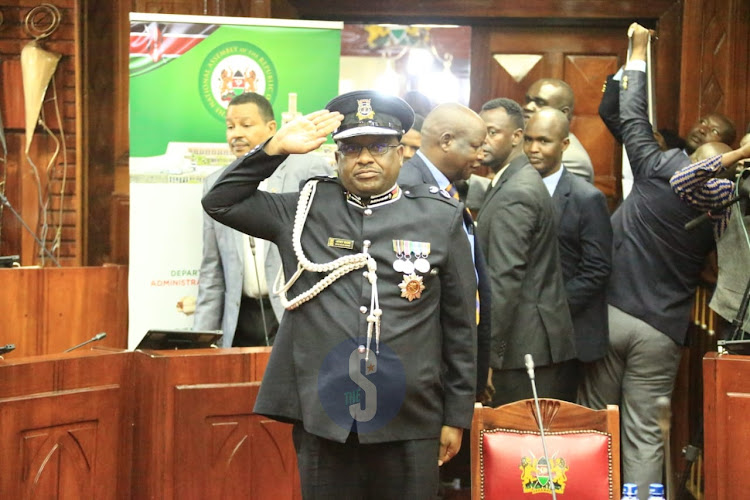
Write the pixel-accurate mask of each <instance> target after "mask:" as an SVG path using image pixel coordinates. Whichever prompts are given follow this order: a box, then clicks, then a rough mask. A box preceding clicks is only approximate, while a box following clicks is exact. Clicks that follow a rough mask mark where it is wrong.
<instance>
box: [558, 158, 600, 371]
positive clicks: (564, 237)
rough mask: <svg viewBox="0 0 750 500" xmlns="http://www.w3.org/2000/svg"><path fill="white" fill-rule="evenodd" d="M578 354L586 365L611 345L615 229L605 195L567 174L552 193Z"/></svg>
mask: <svg viewBox="0 0 750 500" xmlns="http://www.w3.org/2000/svg"><path fill="white" fill-rule="evenodd" d="M552 202H553V203H554V205H555V222H556V224H555V225H556V227H557V238H558V241H559V242H560V264H561V266H562V273H563V280H564V282H565V293H566V296H567V298H568V306H569V307H570V315H571V317H572V319H573V331H574V332H575V339H576V355H577V357H578V359H579V360H581V361H584V362H591V361H595V360H597V359H599V358H603V357H604V355H605V354H606V353H607V346H608V344H609V327H608V321H607V283H608V282H609V273H610V271H611V269H612V225H611V224H610V222H609V209H608V208H607V200H606V198H605V197H604V194H603V193H602V192H601V191H599V190H598V189H597V188H595V187H594V186H593V185H591V184H589V183H588V182H586V181H584V180H583V179H581V178H579V177H577V176H575V175H573V174H571V173H570V172H568V170H567V168H566V167H565V166H563V173H562V176H561V177H560V181H559V182H558V183H557V187H556V188H555V192H554V194H553V195H552Z"/></svg>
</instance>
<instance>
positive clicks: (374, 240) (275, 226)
mask: <svg viewBox="0 0 750 500" xmlns="http://www.w3.org/2000/svg"><path fill="white" fill-rule="evenodd" d="M282 159H283V157H277V156H274V157H269V156H267V155H266V154H265V152H264V151H263V150H262V149H256V150H255V151H254V152H252V153H251V154H249V155H248V156H246V157H245V158H243V159H239V160H237V161H236V162H234V163H233V164H232V165H230V166H229V167H228V168H227V170H226V171H225V172H224V173H223V174H222V176H221V177H220V178H219V180H218V181H217V182H216V184H214V187H213V188H212V189H211V190H210V191H209V192H208V194H207V195H206V196H205V197H204V198H203V206H204V208H205V210H206V211H207V212H208V213H209V215H211V216H212V217H214V218H216V219H217V220H218V221H219V222H221V223H223V224H226V225H229V226H231V227H234V228H235V229H237V230H240V231H242V232H246V233H248V234H252V235H254V236H257V237H260V238H263V239H267V240H270V241H273V242H275V243H276V244H277V246H278V248H279V252H280V255H281V260H282V264H283V267H284V272H285V275H286V276H291V275H292V274H293V272H294V271H295V270H296V268H297V262H298V258H297V256H296V255H295V251H294V249H293V246H292V229H293V224H294V220H295V213H296V206H297V201H298V199H299V197H300V194H299V193H288V194H274V193H267V192H262V191H258V190H257V186H258V183H259V182H260V180H261V179H263V178H265V177H267V176H268V175H270V174H271V173H272V172H273V170H274V169H275V168H276V167H277V166H278V165H279V164H280V163H281V161H282ZM463 231H464V230H463V220H462V212H461V209H460V208H459V205H458V203H456V201H455V200H453V199H452V198H450V197H447V198H445V197H443V196H441V195H440V194H439V193H433V192H430V191H429V189H428V186H414V187H410V188H408V189H404V190H403V191H402V193H401V195H400V196H398V197H397V198H396V199H395V200H392V201H390V202H387V203H381V204H379V205H377V206H372V207H368V208H366V209H364V208H363V207H360V206H356V205H354V204H353V203H351V202H349V201H347V197H346V195H345V192H344V189H343V187H342V186H341V184H340V183H339V182H338V180H337V179H331V178H328V179H324V180H321V181H320V182H318V184H317V185H316V189H315V193H314V198H313V202H312V203H311V204H310V210H309V213H308V215H307V218H306V221H305V223H304V226H303V231H302V237H301V239H302V244H301V246H302V249H303V252H304V255H305V256H306V258H308V259H309V260H310V261H312V262H316V263H327V262H330V261H332V260H334V259H336V258H339V257H343V256H347V255H353V254H356V253H359V252H362V250H363V244H364V242H365V241H369V242H370V243H371V246H370V247H369V250H368V252H369V255H371V256H372V257H373V258H374V259H375V261H376V262H377V282H376V283H377V290H378V297H379V302H380V307H381V308H382V311H383V313H382V318H381V320H382V325H381V337H380V354H379V355H377V356H376V357H375V361H376V363H377V365H373V363H372V362H371V361H370V362H369V364H368V366H367V369H368V373H369V370H371V369H372V370H374V371H373V377H374V376H375V375H377V376H379V377H381V384H380V385H379V386H381V387H385V388H386V389H388V390H378V391H377V405H378V411H380V408H383V409H384V412H385V411H386V410H389V409H390V410H392V411H393V412H394V413H393V416H392V418H388V419H385V421H380V424H382V425H380V426H379V427H377V426H374V425H373V426H372V428H368V426H369V425H370V423H368V422H362V421H357V422H356V430H357V431H358V432H359V441H360V442H362V443H375V442H386V441H398V440H405V439H421V438H436V437H438V436H439V435H440V429H441V426H443V425H449V426H454V427H464V428H468V427H469V426H470V424H471V418H472V413H473V405H474V399H475V379H476V370H475V357H476V318H475V312H474V302H475V295H476V278H475V277H474V270H473V267H472V263H471V254H470V252H471V250H470V247H469V243H468V241H467V239H466V237H465V233H464V232H463ZM394 240H396V241H401V240H403V241H406V240H408V241H412V242H427V243H430V253H429V256H428V260H429V262H430V264H431V269H430V271H429V272H427V273H425V274H424V275H422V276H421V277H422V279H423V282H424V286H425V289H424V290H423V291H422V293H421V296H420V297H419V298H414V300H412V301H409V300H407V298H404V297H402V296H401V289H400V287H399V286H398V285H399V284H400V283H403V282H404V275H403V274H402V273H400V272H397V271H396V270H394V268H393V262H394V261H395V260H396V259H397V257H396V253H395V251H394ZM324 275H325V273H312V272H309V271H305V272H303V273H302V274H301V276H300V278H299V280H298V281H297V282H296V284H295V285H293V286H292V287H291V289H290V290H289V292H288V297H289V298H292V297H295V296H297V295H298V294H300V293H303V292H305V291H307V290H309V289H310V288H311V287H312V286H313V285H315V284H316V283H317V282H318V281H319V280H320V279H322V278H323V277H324ZM371 299H372V285H371V284H370V283H369V281H368V280H367V278H366V277H365V276H363V272H362V270H355V271H352V272H350V273H348V274H345V275H344V276H343V277H341V278H340V279H338V280H337V281H335V282H334V283H333V284H331V285H330V286H328V287H327V288H325V289H324V290H323V291H322V292H321V293H320V294H319V295H317V296H315V297H314V298H312V299H311V300H309V301H308V302H305V303H303V304H302V305H300V306H299V307H298V308H296V309H292V310H288V311H286V312H285V313H284V316H283V317H282V320H281V323H280V325H279V330H278V333H277V335H276V341H275V343H274V347H273V350H272V352H271V357H270V359H269V363H268V366H267V369H266V372H265V375H264V377H263V383H262V385H261V388H260V392H259V395H258V399H257V401H256V404H255V412H256V413H260V414H263V415H267V416H270V417H273V418H276V419H280V420H289V421H302V422H303V424H304V428H305V430H307V431H308V432H310V433H313V434H315V435H317V436H320V437H323V438H326V439H331V440H335V441H338V442H344V441H345V440H346V439H347V437H348V435H349V433H350V431H351V430H352V426H353V424H354V423H355V420H354V418H353V417H349V416H347V417H346V418H345V419H344V420H345V421H344V422H343V423H342V422H341V421H340V420H339V421H336V420H334V417H332V413H331V409H330V404H331V400H330V399H328V398H329V396H330V395H331V394H333V395H335V400H336V401H335V402H336V404H337V405H338V406H337V408H344V410H346V407H345V406H344V407H342V406H341V405H343V404H344V400H345V397H347V398H348V397H349V395H345V394H344V393H343V392H342V391H340V388H342V387H348V386H347V383H348V381H349V378H350V377H351V375H350V372H349V371H348V369H347V366H346V363H344V364H342V363H341V362H340V360H337V358H336V356H335V355H334V354H335V353H337V352H340V350H341V349H342V348H343V349H344V351H345V352H346V353H347V357H348V353H349V352H351V353H352V356H355V355H356V354H355V353H356V350H357V346H358V345H363V344H364V343H365V340H364V339H365V337H366V331H367V317H368V315H369V311H370V309H369V307H370V303H371ZM342 346H343V347H342ZM372 349H373V351H374V350H375V341H374V340H373V341H372ZM363 351H364V348H363ZM332 359H333V361H332ZM349 366H351V365H349ZM356 371H357V370H356V367H355V372H356ZM399 391H401V392H402V396H403V400H402V402H400V403H398V404H397V405H396V408H395V409H394V408H393V407H392V406H393V402H394V401H397V402H398V401H401V399H400V398H401V396H400V395H399ZM365 392H367V391H365ZM349 401H350V400H349V399H347V402H349ZM349 408H350V409H351V406H350V407H349ZM383 414H387V413H383ZM346 415H348V413H347V414H346ZM378 418H379V417H378V416H377V415H376V417H375V418H373V419H372V420H371V421H370V422H376V421H377V420H378ZM365 428H368V429H367V431H365Z"/></svg>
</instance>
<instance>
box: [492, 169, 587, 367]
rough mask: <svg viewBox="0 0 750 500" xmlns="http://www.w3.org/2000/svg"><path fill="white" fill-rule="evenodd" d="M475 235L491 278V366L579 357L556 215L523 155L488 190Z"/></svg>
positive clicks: (540, 183)
mask: <svg viewBox="0 0 750 500" xmlns="http://www.w3.org/2000/svg"><path fill="white" fill-rule="evenodd" d="M477 237H478V240H479V244H480V246H481V248H482V252H483V253H484V256H485V258H486V259H487V268H488V270H489V274H490V279H491V283H492V346H491V353H490V366H491V367H492V368H493V369H516V368H523V367H524V355H525V354H527V353H528V354H531V355H532V356H533V357H534V362H535V364H536V365H537V366H546V365H549V364H551V363H558V362H561V361H567V360H569V359H573V358H575V346H574V339H573V324H572V322H571V319H570V312H569V311H568V304H567V301H566V298H565V289H564V285H563V279H562V271H561V270H560V256H559V250H558V242H557V231H556V229H555V216H554V209H553V207H552V199H551V198H550V195H549V192H548V191H547V188H546V187H545V186H544V182H542V178H541V176H540V175H539V173H538V172H537V171H536V170H534V167H532V166H531V165H530V164H529V162H528V159H527V158H526V156H525V155H521V156H519V157H518V158H516V159H514V160H513V161H512V162H511V163H510V165H509V166H508V168H507V170H506V171H505V172H503V174H502V177H500V180H499V181H498V182H497V184H496V185H495V186H494V187H493V188H491V189H490V190H489V191H488V192H487V196H486V198H485V200H484V204H483V205H482V208H481V209H480V210H479V217H478V218H477Z"/></svg>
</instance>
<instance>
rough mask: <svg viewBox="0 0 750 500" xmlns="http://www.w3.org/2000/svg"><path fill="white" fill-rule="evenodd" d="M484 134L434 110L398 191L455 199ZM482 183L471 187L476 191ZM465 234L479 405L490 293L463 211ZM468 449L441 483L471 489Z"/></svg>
mask: <svg viewBox="0 0 750 500" xmlns="http://www.w3.org/2000/svg"><path fill="white" fill-rule="evenodd" d="M486 134H487V128H486V126H485V125H484V122H483V121H482V119H481V118H480V117H479V115H477V114H476V113H475V112H474V111H472V110H471V109H469V108H467V107H465V106H462V105H460V104H456V103H448V104H442V105H440V106H437V107H436V108H435V109H434V110H433V111H432V112H430V114H428V115H427V117H425V120H424V124H423V126H422V143H421V147H420V148H419V150H418V151H417V152H416V154H415V155H414V156H413V157H412V158H411V159H409V161H407V162H405V163H404V165H403V166H402V167H401V173H400V174H399V177H398V183H399V185H401V186H408V185H415V184H430V185H432V186H433V187H434V189H436V190H437V189H441V190H442V191H441V192H442V193H445V194H444V196H448V195H450V196H452V197H454V198H456V199H458V191H457V190H456V188H455V183H456V181H465V180H468V179H469V178H470V177H471V176H472V174H474V173H475V172H476V171H477V169H478V168H479V167H480V165H481V160H482V158H483V157H484V153H483V149H482V147H483V144H484V139H485V136H486ZM479 186H481V184H480V183H469V189H470V190H471V189H476V188H477V187H479ZM464 228H465V231H466V236H467V237H468V238H469V242H470V243H471V245H472V248H473V250H474V267H475V269H476V274H477V288H478V294H477V323H478V324H477V399H478V400H483V401H484V400H487V399H488V397H487V395H486V392H485V390H486V387H487V377H488V371H489V356H490V333H491V328H490V318H491V303H490V299H491V295H492V294H491V291H490V282H489V275H488V274H487V271H486V264H485V262H484V256H483V255H482V253H481V250H480V249H479V245H477V244H475V243H476V242H475V239H474V221H473V220H472V217H471V214H470V213H469V210H468V209H466V208H464ZM469 463H470V452H469V447H468V446H464V447H462V448H461V449H460V450H459V452H458V455H456V457H455V458H454V459H453V460H452V461H451V462H450V463H449V464H448V465H447V466H444V467H443V468H442V469H441V479H442V482H443V483H446V482H450V481H452V480H453V479H456V478H458V479H460V480H461V482H462V484H466V485H468V483H469V476H470V473H469Z"/></svg>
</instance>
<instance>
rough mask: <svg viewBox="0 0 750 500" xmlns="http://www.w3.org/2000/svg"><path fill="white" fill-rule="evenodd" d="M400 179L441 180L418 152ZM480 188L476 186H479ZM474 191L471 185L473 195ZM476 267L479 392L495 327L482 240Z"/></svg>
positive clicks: (410, 181)
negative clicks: (492, 326)
mask: <svg viewBox="0 0 750 500" xmlns="http://www.w3.org/2000/svg"><path fill="white" fill-rule="evenodd" d="M398 182H399V184H400V185H403V186H410V185H416V184H430V185H433V186H437V181H436V180H435V178H434V177H433V175H432V172H430V169H429V168H428V167H427V165H425V163H424V160H422V158H420V157H419V155H414V156H413V157H412V158H411V159H409V160H408V161H407V162H405V163H404V165H403V166H402V167H401V173H400V174H399V176H398ZM473 187H475V188H476V187H479V188H481V189H480V190H481V191H482V192H484V189H486V187H487V184H486V183H482V182H479V183H477V184H475V185H474V186H473ZM475 191H476V189H475ZM471 193H472V186H471V184H470V187H469V194H471ZM474 266H475V268H476V271H477V287H478V288H479V298H480V302H479V324H478V325H477V394H480V393H482V392H483V391H484V389H485V387H486V386H487V374H488V372H489V368H490V338H491V335H492V329H491V328H490V322H491V321H492V292H491V288H490V276H489V274H488V272H487V264H486V263H485V260H484V255H482V250H481V249H480V248H479V243H478V242H477V241H476V237H475V241H474Z"/></svg>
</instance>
